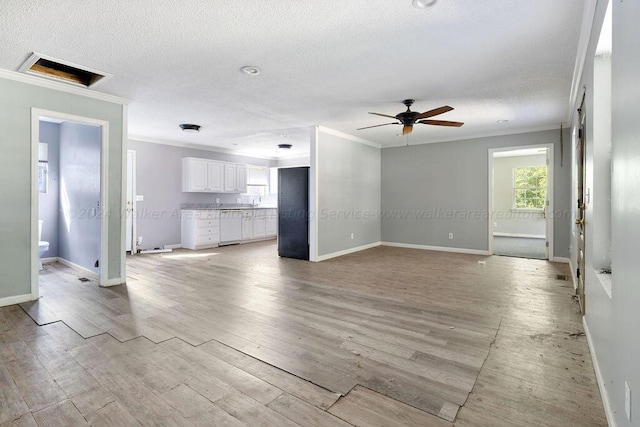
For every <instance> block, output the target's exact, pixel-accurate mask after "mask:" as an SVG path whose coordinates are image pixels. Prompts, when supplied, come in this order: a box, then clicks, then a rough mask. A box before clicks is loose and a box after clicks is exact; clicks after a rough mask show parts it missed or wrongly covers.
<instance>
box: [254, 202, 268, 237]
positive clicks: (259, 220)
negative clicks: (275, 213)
mask: <svg viewBox="0 0 640 427" xmlns="http://www.w3.org/2000/svg"><path fill="white" fill-rule="evenodd" d="M266 235H267V210H266V209H256V210H255V211H253V238H254V239H261V238H263V237H265V236H266Z"/></svg>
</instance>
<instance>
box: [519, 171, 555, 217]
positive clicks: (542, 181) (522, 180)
mask: <svg viewBox="0 0 640 427" xmlns="http://www.w3.org/2000/svg"><path fill="white" fill-rule="evenodd" d="M546 198H547V168H546V167H545V166H538V167H526V168H513V207H514V208H515V209H544V204H545V200H546Z"/></svg>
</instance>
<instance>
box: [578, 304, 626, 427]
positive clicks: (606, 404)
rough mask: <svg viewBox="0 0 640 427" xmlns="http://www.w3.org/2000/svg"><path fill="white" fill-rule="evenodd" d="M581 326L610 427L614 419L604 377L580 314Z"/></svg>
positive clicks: (613, 423)
mask: <svg viewBox="0 0 640 427" xmlns="http://www.w3.org/2000/svg"><path fill="white" fill-rule="evenodd" d="M582 327H583V328H584V335H585V336H586V337H587V343H588V344H589V352H590V353H591V360H592V361H593V369H594V370H595V371H596V379H597V380H598V388H599V389H600V396H601V397H602V405H603V406H604V414H605V415H606V417H607V423H608V424H609V426H610V427H616V426H617V424H616V419H615V417H614V414H613V410H612V409H611V403H610V400H609V393H608V392H607V388H606V387H605V385H604V384H605V383H604V378H602V373H601V372H600V365H599V364H598V357H597V355H596V351H595V348H594V347H593V340H592V339H591V332H589V327H588V326H587V319H586V318H585V317H584V316H582Z"/></svg>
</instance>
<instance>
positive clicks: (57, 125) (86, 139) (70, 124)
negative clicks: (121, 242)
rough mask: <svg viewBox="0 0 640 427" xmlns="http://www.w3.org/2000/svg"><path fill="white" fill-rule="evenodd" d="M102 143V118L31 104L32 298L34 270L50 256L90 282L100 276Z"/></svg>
mask: <svg viewBox="0 0 640 427" xmlns="http://www.w3.org/2000/svg"><path fill="white" fill-rule="evenodd" d="M107 145H108V123H107V122H104V121H100V120H94V119H91V118H85V117H80V116H73V115H68V114H62V113H57V112H52V111H43V110H37V109H33V110H32V180H33V185H32V218H31V219H32V262H31V268H32V283H31V288H32V295H33V296H34V297H35V298H37V297H39V294H40V275H41V274H46V272H47V265H48V264H50V263H51V264H52V263H54V262H60V263H62V264H66V265H68V266H71V267H73V268H75V269H76V270H79V271H81V272H82V275H83V276H85V277H86V278H87V279H89V281H92V282H94V283H98V284H103V283H104V282H105V281H106V272H107V268H106V267H107V266H106V263H107V260H106V257H105V256H104V255H105V254H106V253H107V251H106V248H105V243H106V236H107V216H108V215H107V211H106V209H105V207H106V206H108V205H107V197H106V196H107V194H106V191H105V183H106V178H107V176H106V174H107V165H106V152H107ZM41 261H43V262H44V264H43V265H42V268H43V269H42V270H41V269H40V268H41ZM53 266H54V265H51V267H52V268H53Z"/></svg>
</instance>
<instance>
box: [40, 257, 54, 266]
mask: <svg viewBox="0 0 640 427" xmlns="http://www.w3.org/2000/svg"><path fill="white" fill-rule="evenodd" d="M40 262H41V263H42V264H53V263H54V262H58V257H57V256H54V257H49V258H40Z"/></svg>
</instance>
